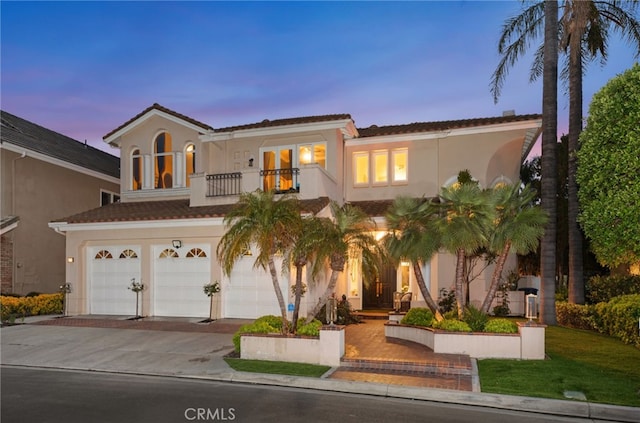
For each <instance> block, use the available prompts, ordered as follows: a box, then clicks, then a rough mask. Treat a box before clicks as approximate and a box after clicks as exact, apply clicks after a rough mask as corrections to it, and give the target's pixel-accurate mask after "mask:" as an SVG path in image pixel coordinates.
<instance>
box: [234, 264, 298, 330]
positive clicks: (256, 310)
mask: <svg viewBox="0 0 640 423" xmlns="http://www.w3.org/2000/svg"><path fill="white" fill-rule="evenodd" d="M254 261H255V257H254V256H247V257H244V258H242V259H241V260H239V261H238V262H237V263H236V265H235V267H234V268H233V271H232V272H231V278H230V279H227V280H226V281H225V283H224V285H223V287H222V298H223V301H224V316H225V317H232V318H241V319H255V318H257V317H260V316H264V315H267V314H273V315H276V316H280V307H279V306H278V299H277V298H276V294H275V292H274V291H273V282H272V281H271V275H270V274H269V273H268V272H265V271H263V270H262V269H256V268H254V267H253V263H254ZM281 263H282V260H277V261H276V269H280V268H281ZM279 281H280V289H281V290H282V295H283V296H284V298H285V301H286V300H287V298H288V297H287V292H288V287H287V285H288V277H287V276H283V275H279Z"/></svg>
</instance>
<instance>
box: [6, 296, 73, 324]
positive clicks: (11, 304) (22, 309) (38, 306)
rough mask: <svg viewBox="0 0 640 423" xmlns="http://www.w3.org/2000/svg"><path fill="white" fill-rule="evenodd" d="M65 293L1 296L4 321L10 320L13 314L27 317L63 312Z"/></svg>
mask: <svg viewBox="0 0 640 423" xmlns="http://www.w3.org/2000/svg"><path fill="white" fill-rule="evenodd" d="M63 298H64V297H63V295H62V294H60V293H58V294H41V295H38V296H36V297H9V296H4V295H3V296H0V306H1V308H2V312H1V316H0V318H1V319H2V321H3V322H5V321H8V320H10V318H11V316H13V318H15V317H26V316H37V315H40V314H62V310H63Z"/></svg>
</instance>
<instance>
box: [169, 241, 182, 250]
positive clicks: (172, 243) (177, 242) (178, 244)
mask: <svg viewBox="0 0 640 423" xmlns="http://www.w3.org/2000/svg"><path fill="white" fill-rule="evenodd" d="M171 245H173V248H180V247H182V241H180V240H179V239H174V240H173V241H171Z"/></svg>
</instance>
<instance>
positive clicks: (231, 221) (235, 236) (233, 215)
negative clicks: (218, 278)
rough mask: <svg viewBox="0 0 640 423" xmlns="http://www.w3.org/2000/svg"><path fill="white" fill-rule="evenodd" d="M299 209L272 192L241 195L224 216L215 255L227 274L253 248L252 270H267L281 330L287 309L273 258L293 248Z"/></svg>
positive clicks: (295, 200)
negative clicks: (259, 268) (255, 252)
mask: <svg viewBox="0 0 640 423" xmlns="http://www.w3.org/2000/svg"><path fill="white" fill-rule="evenodd" d="M300 219H301V216H300V206H299V203H298V200H297V199H296V198H294V197H289V196H283V197H282V198H280V199H279V200H276V199H275V194H274V192H273V191H268V192H263V191H261V190H257V191H255V192H251V193H244V194H241V195H240V199H239V200H238V203H237V204H236V205H235V206H234V207H233V209H232V210H231V211H230V212H229V213H228V214H227V215H226V216H225V217H224V223H225V225H226V226H227V232H226V233H225V234H224V236H223V237H222V238H221V239H220V242H219V243H218V247H217V250H216V252H217V256H218V260H219V261H220V263H222V268H223V271H224V273H225V274H226V275H230V274H231V271H232V270H233V266H234V265H235V263H236V261H238V260H239V259H240V258H242V257H244V255H245V254H246V252H247V251H249V250H250V249H251V246H252V245H255V246H256V248H257V250H258V254H257V257H256V260H255V263H254V267H256V268H257V267H261V268H262V269H264V270H265V271H266V270H267V269H268V270H269V272H270V274H271V281H272V282H273V289H274V291H275V294H276V298H277V300H278V305H279V306H280V313H281V315H282V323H283V325H282V326H283V331H286V328H287V308H286V305H285V301H284V296H283V295H282V290H281V289H280V283H279V281H278V272H277V270H276V266H275V261H274V256H275V255H276V254H277V253H282V252H285V251H287V249H289V248H290V247H291V245H293V242H294V236H295V231H296V228H298V227H299V226H300Z"/></svg>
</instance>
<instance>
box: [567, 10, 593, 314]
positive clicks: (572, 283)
mask: <svg viewBox="0 0 640 423" xmlns="http://www.w3.org/2000/svg"><path fill="white" fill-rule="evenodd" d="M588 3H590V2H586V1H585V2H581V1H575V2H573V8H574V9H575V10H574V15H573V16H574V19H573V25H572V33H571V39H570V43H571V44H570V46H569V49H570V51H569V145H568V153H569V154H568V156H569V164H568V168H567V169H568V181H567V190H568V197H569V198H568V201H569V213H568V222H567V223H568V226H569V302H570V303H574V304H584V277H583V258H582V232H581V231H580V227H579V226H578V214H579V212H580V210H579V205H578V184H577V182H576V170H577V166H578V165H577V157H576V154H577V152H578V147H579V143H578V139H579V138H580V132H582V34H583V33H584V32H585V31H586V28H585V21H586V19H587V17H586V16H587V13H588V11H587V9H588V7H589V4H588Z"/></svg>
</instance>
